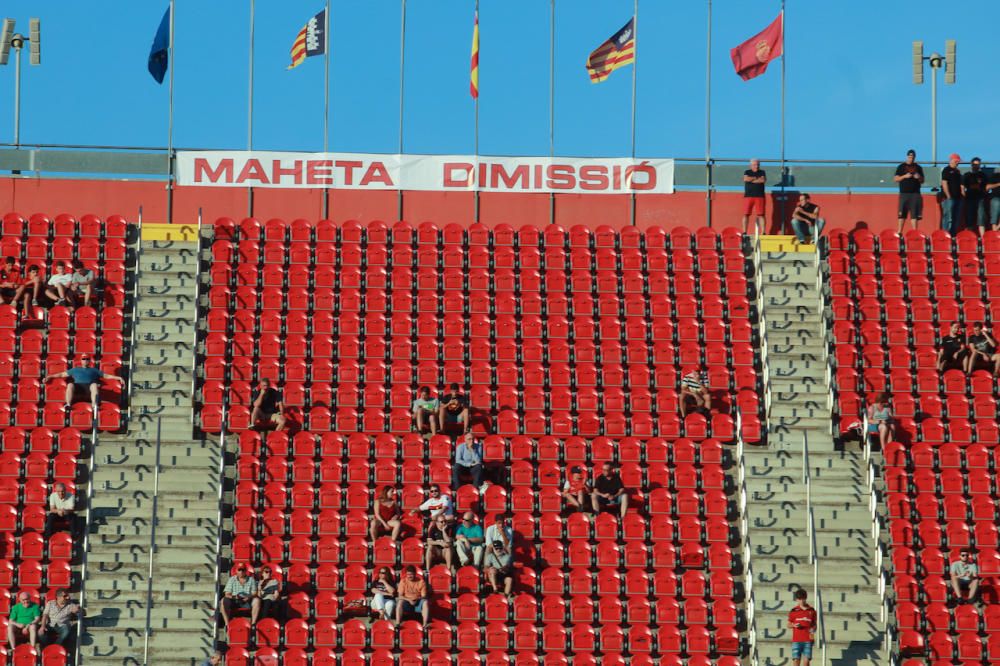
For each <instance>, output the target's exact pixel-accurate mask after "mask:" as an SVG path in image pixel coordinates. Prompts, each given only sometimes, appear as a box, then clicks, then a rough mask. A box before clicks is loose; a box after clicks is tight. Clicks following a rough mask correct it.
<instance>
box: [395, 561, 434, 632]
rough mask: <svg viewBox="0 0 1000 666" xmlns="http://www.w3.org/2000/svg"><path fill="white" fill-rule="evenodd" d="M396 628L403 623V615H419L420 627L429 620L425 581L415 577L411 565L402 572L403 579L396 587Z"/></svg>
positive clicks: (415, 569) (414, 568)
mask: <svg viewBox="0 0 1000 666" xmlns="http://www.w3.org/2000/svg"><path fill="white" fill-rule="evenodd" d="M396 601H397V603H396V626H399V624H400V623H401V622H402V621H403V615H407V614H410V613H419V614H420V618H421V624H422V626H424V627H426V626H427V622H428V621H429V620H430V612H431V609H430V604H429V603H428V600H427V581H425V580H424V579H423V578H421V577H420V576H418V575H417V568H416V567H415V566H413V565H412V564H410V565H407V567H406V569H404V570H403V578H402V580H400V581H399V585H397V586H396Z"/></svg>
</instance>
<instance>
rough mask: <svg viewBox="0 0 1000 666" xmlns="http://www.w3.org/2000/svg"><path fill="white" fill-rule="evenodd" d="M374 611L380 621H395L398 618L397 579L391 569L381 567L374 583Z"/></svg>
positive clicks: (372, 589)
mask: <svg viewBox="0 0 1000 666" xmlns="http://www.w3.org/2000/svg"><path fill="white" fill-rule="evenodd" d="M371 591H372V604H371V605H372V610H373V611H375V612H376V613H378V616H379V619H380V620H390V621H391V620H393V619H395V617H396V613H395V611H396V577H395V576H393V575H392V570H391V569H389V567H381V568H379V570H378V573H377V574H376V577H375V582H374V583H372V587H371Z"/></svg>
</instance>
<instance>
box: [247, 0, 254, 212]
mask: <svg viewBox="0 0 1000 666" xmlns="http://www.w3.org/2000/svg"><path fill="white" fill-rule="evenodd" d="M253 28H254V0H250V46H249V48H248V49H247V50H248V52H249V53H248V59H249V61H250V66H249V69H248V70H247V72H248V74H247V151H251V150H253V41H254V38H253ZM247 216H248V217H253V187H247Z"/></svg>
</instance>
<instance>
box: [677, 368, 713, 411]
mask: <svg viewBox="0 0 1000 666" xmlns="http://www.w3.org/2000/svg"><path fill="white" fill-rule="evenodd" d="M689 403H693V405H694V406H693V407H688V404H689ZM679 404H680V410H681V417H684V416H687V414H688V412H689V411H691V409H694V410H695V411H700V410H707V409H709V408H710V407H711V406H712V396H711V394H709V392H708V377H707V376H706V374H705V371H704V370H702V369H701V368H696V367H694V366H692V367H689V368H688V369H687V371H686V372H685V373H684V376H683V377H681V394H680V401H679Z"/></svg>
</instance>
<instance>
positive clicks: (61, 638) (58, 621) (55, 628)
mask: <svg viewBox="0 0 1000 666" xmlns="http://www.w3.org/2000/svg"><path fill="white" fill-rule="evenodd" d="M79 619H80V606H79V604H75V603H72V602H71V601H70V600H69V592H67V591H66V590H64V589H59V590H56V595H55V599H52V600H51V601H49V602H48V603H47V604H45V610H44V611H43V612H42V621H41V632H40V633H41V641H42V644H43V645H62V646H63V647H65V646H66V641H67V640H68V639H69V637H70V636H71V635H72V634H73V629H75V628H76V623H77V622H78V621H79Z"/></svg>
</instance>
